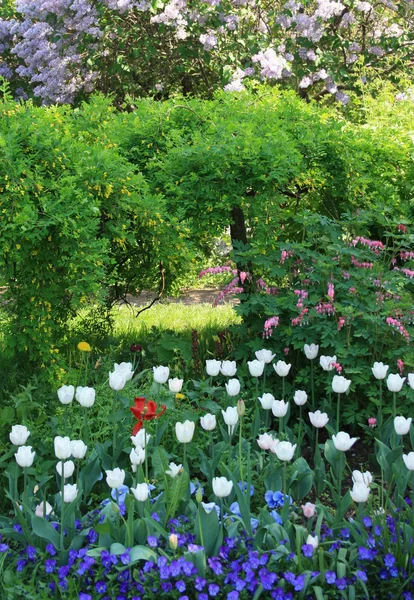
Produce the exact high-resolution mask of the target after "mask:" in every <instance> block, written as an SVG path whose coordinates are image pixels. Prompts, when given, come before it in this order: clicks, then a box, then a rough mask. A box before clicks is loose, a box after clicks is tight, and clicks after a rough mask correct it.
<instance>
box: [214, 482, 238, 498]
mask: <svg viewBox="0 0 414 600" xmlns="http://www.w3.org/2000/svg"><path fill="white" fill-rule="evenodd" d="M212 483H213V492H214V494H215V495H216V496H217V497H218V498H226V496H229V495H230V493H231V490H232V489H233V482H232V481H229V480H228V479H226V478H225V477H213V482H212Z"/></svg>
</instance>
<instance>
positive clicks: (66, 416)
mask: <svg viewBox="0 0 414 600" xmlns="http://www.w3.org/2000/svg"><path fill="white" fill-rule="evenodd" d="M68 427H69V411H68V405H67V404H65V427H64V431H65V432H67V430H68Z"/></svg>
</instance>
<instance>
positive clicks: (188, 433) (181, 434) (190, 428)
mask: <svg viewBox="0 0 414 600" xmlns="http://www.w3.org/2000/svg"><path fill="white" fill-rule="evenodd" d="M194 429H195V423H194V421H184V423H176V424H175V435H176V436H177V440H178V441H179V442H180V444H188V443H189V442H191V440H192V439H193V436H194Z"/></svg>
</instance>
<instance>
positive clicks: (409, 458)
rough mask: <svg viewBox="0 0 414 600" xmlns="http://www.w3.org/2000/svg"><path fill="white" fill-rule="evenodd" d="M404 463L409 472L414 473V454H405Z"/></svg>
mask: <svg viewBox="0 0 414 600" xmlns="http://www.w3.org/2000/svg"><path fill="white" fill-rule="evenodd" d="M403 461H404V463H405V466H406V467H407V469H408V470H409V471H414V452H409V453H408V454H403Z"/></svg>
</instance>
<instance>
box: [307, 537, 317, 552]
mask: <svg viewBox="0 0 414 600" xmlns="http://www.w3.org/2000/svg"><path fill="white" fill-rule="evenodd" d="M306 543H307V544H309V545H310V546H313V548H314V549H315V550H316V548H317V547H318V546H319V540H318V536H317V535H315V536H312V535H308V537H307V538H306Z"/></svg>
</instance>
